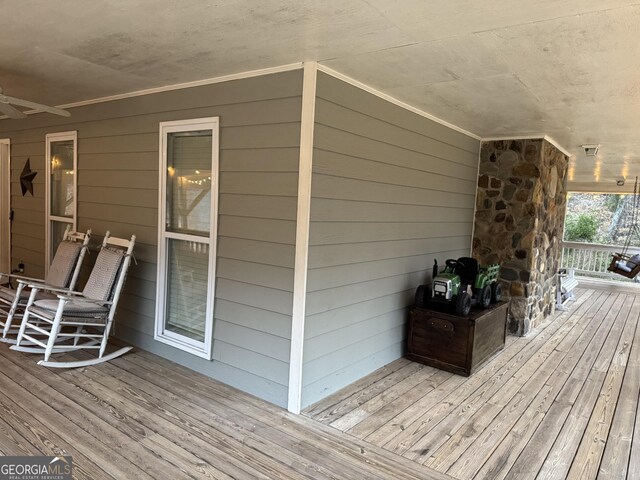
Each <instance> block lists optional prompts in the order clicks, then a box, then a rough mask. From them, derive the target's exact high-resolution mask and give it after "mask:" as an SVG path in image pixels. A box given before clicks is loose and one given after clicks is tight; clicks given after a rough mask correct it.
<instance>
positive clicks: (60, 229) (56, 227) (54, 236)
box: [50, 220, 69, 261]
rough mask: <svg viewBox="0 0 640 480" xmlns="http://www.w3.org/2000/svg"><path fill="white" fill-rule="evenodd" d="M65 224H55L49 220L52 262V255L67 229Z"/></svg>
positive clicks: (55, 222)
mask: <svg viewBox="0 0 640 480" xmlns="http://www.w3.org/2000/svg"><path fill="white" fill-rule="evenodd" d="M67 225H69V224H68V223H66V222H57V221H55V220H51V250H50V252H51V258H50V260H51V261H53V255H54V254H55V252H56V251H57V250H58V245H60V242H61V241H62V237H64V231H65V230H66V229H67Z"/></svg>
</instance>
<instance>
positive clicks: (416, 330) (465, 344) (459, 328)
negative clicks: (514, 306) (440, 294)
mask: <svg viewBox="0 0 640 480" xmlns="http://www.w3.org/2000/svg"><path fill="white" fill-rule="evenodd" d="M507 310H508V304H507V302H500V303H497V304H495V305H491V306H490V307H489V308H488V309H487V310H475V309H474V310H471V313H470V314H469V316H467V317H459V316H457V315H451V314H448V313H444V312H441V311H436V310H429V309H426V308H417V307H416V308H412V309H411V311H410V312H409V333H408V337H407V358H409V359H410V360H413V361H415V362H420V363H424V364H426V365H431V366H432V367H437V368H441V369H443V370H447V371H449V372H453V373H457V374H459V375H465V376H469V375H471V374H472V373H473V372H474V370H476V369H477V368H478V366H479V365H481V364H482V363H484V362H485V361H486V360H487V359H488V358H489V357H491V356H492V355H493V354H494V353H496V352H498V351H499V350H501V349H502V348H504V341H505V338H506V335H507Z"/></svg>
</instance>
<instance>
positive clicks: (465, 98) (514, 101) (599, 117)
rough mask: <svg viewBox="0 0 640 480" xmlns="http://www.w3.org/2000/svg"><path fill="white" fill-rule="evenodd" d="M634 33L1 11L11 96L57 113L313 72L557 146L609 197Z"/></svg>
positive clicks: (316, 6) (429, 2) (444, 21)
mask: <svg viewBox="0 0 640 480" xmlns="http://www.w3.org/2000/svg"><path fill="white" fill-rule="evenodd" d="M639 26H640V2H632V1H627V0H606V1H602V0H563V1H559V0H503V1H498V0H458V1H451V0H272V1H269V0H262V1H259V0H227V1H209V0H180V1H176V0H173V1H170V0H109V1H107V0H92V1H91V2H79V1H78V0H57V1H55V2H52V1H42V0H21V1H19V2H17V1H16V2H9V1H3V2H0V85H1V86H2V87H3V88H4V91H5V93H6V94H7V95H11V96H14V97H22V98H26V99H29V100H32V101H37V102H42V103H47V104H51V105H62V104H68V103H74V102H78V101H82V100H89V99H94V98H99V97H105V96H110V95H116V94H122V93H126V92H132V91H136V90H142V89H147V88H153V87H160V86H164V85H170V84H175V83H182V82H189V81H194V80H200V79H204V78H211V77H218V76H223V75H227V74H232V73H238V72H243V71H249V70H256V69H260V68H267V67H273V66H278V65H285V64H289V63H294V62H300V61H307V60H317V61H319V62H320V63H321V64H323V65H326V66H328V67H330V68H332V69H334V70H337V71H339V72H341V73H343V74H346V75H348V76H350V77H352V78H354V79H356V80H359V81H360V82H363V83H365V84H367V85H370V86H371V87H373V88H376V89H378V90H380V91H382V92H384V93H386V94H388V95H391V96H393V97H395V98H397V99H399V100H401V101H403V102H405V103H408V104H410V105H412V106H414V107H416V108H419V109H421V110H424V111H426V112H428V113H430V114H432V115H435V116H437V117H439V118H441V119H443V120H445V121H447V122H449V123H452V124H454V125H457V126H459V127H461V128H463V129H465V130H468V131H470V132H473V133H474V134H476V135H479V136H481V137H483V138H493V137H502V136H506V137H526V136H532V135H541V134H546V135H548V136H550V137H552V138H553V139H554V140H556V141H557V143H559V144H560V145H561V146H563V147H564V148H565V149H566V150H568V151H570V152H571V153H573V154H574V159H573V160H572V162H573V166H572V168H571V170H570V179H571V180H572V181H573V182H574V185H576V186H578V187H580V188H587V189H598V190H608V189H610V188H615V187H613V185H615V179H616V178H618V177H620V176H622V175H626V176H627V177H634V176H635V175H640V137H638V135H637V132H639V131H640V41H638V40H639V39H638V37H639V34H640V28H639ZM14 121H15V122H19V121H20V120H12V122H14ZM0 133H1V132H0ZM0 136H1V135H0ZM586 143H598V144H600V145H601V147H600V153H599V156H598V157H597V158H595V159H587V158H586V157H585V155H584V153H583V151H582V149H581V148H580V145H582V144H586ZM627 183H628V184H631V183H633V182H627Z"/></svg>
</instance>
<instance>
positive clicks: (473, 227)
mask: <svg viewBox="0 0 640 480" xmlns="http://www.w3.org/2000/svg"><path fill="white" fill-rule="evenodd" d="M481 157H482V142H480V145H478V171H477V172H476V196H475V197H474V199H473V218H472V219H471V245H469V256H470V257H473V236H474V235H475V234H476V213H478V179H479V178H480V160H481Z"/></svg>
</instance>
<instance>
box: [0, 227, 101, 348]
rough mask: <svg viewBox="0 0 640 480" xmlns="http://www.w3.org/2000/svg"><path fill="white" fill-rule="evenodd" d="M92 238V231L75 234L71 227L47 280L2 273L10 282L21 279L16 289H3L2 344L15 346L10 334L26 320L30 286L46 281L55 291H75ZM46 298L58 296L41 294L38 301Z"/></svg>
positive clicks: (0, 294) (0, 296)
mask: <svg viewBox="0 0 640 480" xmlns="http://www.w3.org/2000/svg"><path fill="white" fill-rule="evenodd" d="M90 238H91V230H87V233H81V232H72V231H71V226H68V227H67V229H66V230H65V232H64V235H63V237H62V242H60V245H58V249H57V250H56V254H55V256H54V257H53V262H52V263H51V266H50V267H49V272H48V273H47V276H46V277H45V278H44V280H43V279H37V278H29V277H25V276H23V275H14V274H2V275H3V276H6V277H9V280H11V279H15V280H17V281H18V286H17V288H16V289H15V290H14V289H13V288H11V286H10V284H9V286H0V328H2V330H1V333H2V336H1V338H0V342H5V343H15V338H11V337H8V336H7V335H16V334H17V333H18V329H17V328H13V329H12V328H11V325H12V323H13V320H14V318H15V319H20V318H22V314H23V311H24V308H25V306H26V305H27V300H28V299H29V293H28V291H27V290H25V287H26V286H27V285H28V284H29V283H34V282H42V283H43V284H45V285H50V286H52V287H55V288H62V289H65V288H66V289H67V290H69V291H71V290H73V289H74V287H75V285H76V282H77V280H78V275H79V274H80V268H81V267H82V261H83V259H84V256H85V254H86V252H87V249H88V245H89V239H90ZM44 298H55V297H53V296H52V295H51V294H46V293H45V292H42V291H41V292H40V293H39V295H38V296H37V299H44Z"/></svg>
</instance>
